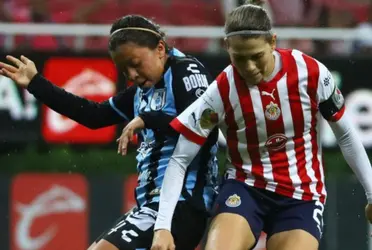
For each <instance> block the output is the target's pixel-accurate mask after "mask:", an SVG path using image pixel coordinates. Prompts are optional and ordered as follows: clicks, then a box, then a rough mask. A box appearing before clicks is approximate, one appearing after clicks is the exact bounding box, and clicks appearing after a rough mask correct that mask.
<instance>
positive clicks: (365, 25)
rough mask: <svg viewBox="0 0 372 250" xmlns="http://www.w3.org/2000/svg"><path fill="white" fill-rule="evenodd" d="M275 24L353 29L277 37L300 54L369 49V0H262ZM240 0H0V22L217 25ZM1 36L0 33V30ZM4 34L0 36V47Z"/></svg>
mask: <svg viewBox="0 0 372 250" xmlns="http://www.w3.org/2000/svg"><path fill="white" fill-rule="evenodd" d="M262 1H265V3H264V6H265V8H266V9H267V10H268V11H269V13H270V15H271V16H272V20H273V22H274V23H273V25H274V26H275V27H286V26H287V27H288V26H289V27H331V28H356V29H358V31H360V32H358V33H357V34H360V35H358V36H357V37H356V38H355V41H354V42H346V41H337V40H334V41H330V42H325V41H311V40H295V41H294V40H293V41H280V40H279V42H280V44H279V46H280V47H294V48H297V49H300V50H302V51H304V52H306V53H321V54H328V55H350V54H354V53H363V54H365V53H366V52H368V53H370V51H372V49H371V48H372V3H371V2H372V1H371V0H262ZM242 2H244V1H240V0H187V1H185V0H78V1H76V0H0V22H11V23H28V22H33V23H89V24H110V23H111V22H112V21H113V20H115V19H116V18H118V17H121V16H123V15H127V14H142V15H144V16H146V17H151V18H153V19H154V20H155V21H156V22H157V23H159V24H162V25H198V26H199V25H200V26H202V25H207V26H222V25H223V22H224V15H225V14H226V13H228V12H229V11H230V10H231V9H233V8H234V7H235V6H237V5H239V4H242ZM0 34H1V32H0ZM74 39H76V38H75V37H54V36H52V35H50V36H16V37H15V38H14V46H13V48H14V49H18V50H20V49H32V50H56V49H74V45H73V44H74ZM5 40H6V35H0V44H1V45H3V44H4V41H5ZM168 42H169V43H170V44H171V45H175V46H176V47H178V48H179V49H182V50H184V51H188V52H218V51H219V50H220V49H221V46H222V41H216V40H215V39H194V38H193V39H190V38H189V39H185V38H180V39H178V38H177V39H170V40H169V41H168ZM83 47H84V49H85V50H98V51H104V50H106V48H107V38H104V37H87V38H85V39H84V45H83Z"/></svg>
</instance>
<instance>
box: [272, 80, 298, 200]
mask: <svg viewBox="0 0 372 250" xmlns="http://www.w3.org/2000/svg"><path fill="white" fill-rule="evenodd" d="M277 88H278V94H279V99H280V106H281V107H282V116H283V123H284V129H285V135H286V136H287V137H288V138H289V139H288V141H287V143H286V153H287V157H288V164H289V176H290V178H291V180H292V183H293V185H294V186H295V192H294V193H293V197H294V198H296V199H301V198H302V193H303V192H304V190H302V189H301V179H300V177H299V176H298V172H297V165H296V164H297V158H296V151H295V143H294V141H293V139H291V138H293V137H294V135H295V131H294V128H293V118H292V113H291V107H290V103H289V95H288V88H287V75H286V74H285V75H284V76H283V78H282V79H280V80H279V81H278V85H277Z"/></svg>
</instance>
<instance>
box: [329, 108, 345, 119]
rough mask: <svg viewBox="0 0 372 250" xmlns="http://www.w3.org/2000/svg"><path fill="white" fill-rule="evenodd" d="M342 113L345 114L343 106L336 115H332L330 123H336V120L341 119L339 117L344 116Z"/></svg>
mask: <svg viewBox="0 0 372 250" xmlns="http://www.w3.org/2000/svg"><path fill="white" fill-rule="evenodd" d="M344 113H345V105H344V106H343V107H342V108H341V109H340V111H338V112H337V113H336V114H334V115H333V116H332V117H331V119H330V121H331V122H337V121H338V120H340V119H341V117H342V116H343V115H344Z"/></svg>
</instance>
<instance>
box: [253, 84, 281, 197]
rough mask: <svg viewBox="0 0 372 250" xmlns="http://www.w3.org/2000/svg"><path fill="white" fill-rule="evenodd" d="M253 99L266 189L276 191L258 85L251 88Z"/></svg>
mask: <svg viewBox="0 0 372 250" xmlns="http://www.w3.org/2000/svg"><path fill="white" fill-rule="evenodd" d="M249 93H250V95H251V99H252V106H253V110H254V116H255V117H256V127H257V136H258V141H259V144H260V145H259V147H260V149H262V150H260V156H261V163H262V166H263V175H264V178H265V180H266V181H267V183H266V189H267V190H270V191H272V192H275V190H276V185H277V183H275V182H274V175H273V166H272V164H271V161H270V156H269V151H268V150H267V148H266V147H265V142H266V141H267V132H266V119H265V111H264V110H263V109H262V103H261V93H260V91H259V89H258V87H257V86H254V87H251V88H249Z"/></svg>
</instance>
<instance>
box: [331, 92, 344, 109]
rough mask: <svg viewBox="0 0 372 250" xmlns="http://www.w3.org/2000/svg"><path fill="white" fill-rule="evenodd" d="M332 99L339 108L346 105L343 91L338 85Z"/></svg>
mask: <svg viewBox="0 0 372 250" xmlns="http://www.w3.org/2000/svg"><path fill="white" fill-rule="evenodd" d="M332 100H333V103H334V104H335V105H336V107H337V108H338V109H341V108H342V106H344V97H343V96H342V93H341V91H340V90H339V89H338V88H337V87H336V89H335V92H334V93H333V95H332Z"/></svg>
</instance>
